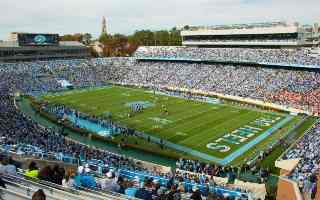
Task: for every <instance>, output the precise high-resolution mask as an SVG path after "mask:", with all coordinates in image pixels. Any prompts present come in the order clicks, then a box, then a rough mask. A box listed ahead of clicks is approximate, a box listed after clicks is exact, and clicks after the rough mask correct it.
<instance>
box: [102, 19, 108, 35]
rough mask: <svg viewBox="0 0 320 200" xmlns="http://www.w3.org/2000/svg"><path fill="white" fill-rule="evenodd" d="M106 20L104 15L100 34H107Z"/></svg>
mask: <svg viewBox="0 0 320 200" xmlns="http://www.w3.org/2000/svg"><path fill="white" fill-rule="evenodd" d="M107 34H108V33H107V20H106V18H105V17H103V18H102V31H101V35H107Z"/></svg>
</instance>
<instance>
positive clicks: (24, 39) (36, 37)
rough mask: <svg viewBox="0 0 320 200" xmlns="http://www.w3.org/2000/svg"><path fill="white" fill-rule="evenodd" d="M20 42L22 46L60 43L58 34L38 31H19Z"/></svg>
mask: <svg viewBox="0 0 320 200" xmlns="http://www.w3.org/2000/svg"><path fill="white" fill-rule="evenodd" d="M18 43H19V45H20V46H46V45H58V44H59V35H58V34H37V33H19V34H18Z"/></svg>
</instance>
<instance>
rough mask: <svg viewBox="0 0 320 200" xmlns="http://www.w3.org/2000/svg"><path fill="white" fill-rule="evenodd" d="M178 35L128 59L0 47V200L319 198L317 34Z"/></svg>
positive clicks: (239, 29) (43, 46)
mask: <svg viewBox="0 0 320 200" xmlns="http://www.w3.org/2000/svg"><path fill="white" fill-rule="evenodd" d="M105 23H106V20H105V19H104V20H103V28H102V32H103V33H105V34H106V24H105ZM179 37H180V39H181V45H178V46H173V45H166V46H161V45H138V46H137V48H136V49H135V51H134V52H133V54H132V55H131V56H126V57H115V56H114V57H94V56H91V55H90V51H91V50H90V47H89V45H84V44H82V43H81V42H79V41H78V42H75V41H60V40H61V38H62V37H60V36H59V34H53V33H25V32H14V33H12V34H11V39H10V40H9V41H2V42H0V94H1V95H0V111H1V112H0V136H1V137H0V163H1V165H0V186H1V195H0V197H1V199H8V200H15V199H19V200H20V199H21V200H26V199H50V200H51V199H55V200H60V199H70V200H73V199H89V200H91V199H92V200H93V199H101V200H102V199H144V200H153V199H157V200H158V199H159V200H166V199H168V200H171V199H177V200H179V199H194V200H201V199H207V200H213V199H217V200H262V199H279V200H300V199H306V200H307V199H320V192H317V191H320V190H317V189H318V183H319V181H320V179H319V162H320V151H319V148H318V145H319V144H320V121H319V118H318V117H319V114H320V46H319V41H320V35H319V28H318V26H316V25H314V26H313V28H311V29H310V28H306V27H304V26H301V25H300V24H299V23H288V22H270V23H248V24H233V25H218V26H186V27H184V28H182V29H181V30H180V36H179ZM155 43H156V42H155Z"/></svg>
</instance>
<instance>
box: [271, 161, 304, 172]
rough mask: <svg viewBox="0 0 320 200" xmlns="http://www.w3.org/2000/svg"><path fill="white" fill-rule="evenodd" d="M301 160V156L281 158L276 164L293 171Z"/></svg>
mask: <svg viewBox="0 0 320 200" xmlns="http://www.w3.org/2000/svg"><path fill="white" fill-rule="evenodd" d="M300 160H301V158H296V159H288V160H280V161H276V163H275V166H276V167H278V168H280V169H284V170H286V171H289V172H291V171H292V170H293V169H294V168H296V166H297V165H298V163H299V162H300Z"/></svg>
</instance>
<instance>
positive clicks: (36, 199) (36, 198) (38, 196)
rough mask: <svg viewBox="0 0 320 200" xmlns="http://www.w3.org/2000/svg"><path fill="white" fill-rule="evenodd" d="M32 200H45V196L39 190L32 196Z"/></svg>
mask: <svg viewBox="0 0 320 200" xmlns="http://www.w3.org/2000/svg"><path fill="white" fill-rule="evenodd" d="M32 200H46V195H45V193H44V192H43V190H41V189H39V190H38V191H37V192H35V193H34V194H33V195H32Z"/></svg>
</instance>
